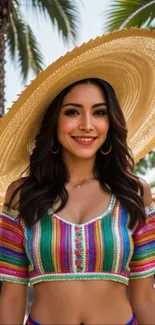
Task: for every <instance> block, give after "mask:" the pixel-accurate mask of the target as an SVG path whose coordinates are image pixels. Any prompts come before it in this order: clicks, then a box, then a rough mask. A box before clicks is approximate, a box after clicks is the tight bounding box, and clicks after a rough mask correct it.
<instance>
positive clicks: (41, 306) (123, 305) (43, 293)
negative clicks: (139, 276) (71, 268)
mask: <svg viewBox="0 0 155 325" xmlns="http://www.w3.org/2000/svg"><path fill="white" fill-rule="evenodd" d="M34 289H35V299H34V301H33V304H32V306H31V311H30V314H31V317H32V319H34V320H35V321H36V322H38V323H40V324H42V325H44V324H46V325H47V324H55V325H56V324H81V323H83V324H120V325H121V324H123V325H124V324H126V323H128V322H129V321H130V319H131V318H132V309H131V306H130V304H129V301H128V299H127V294H126V286H125V285H124V284H121V283H119V282H114V281H109V280H102V281H101V280H99V281H98V280H91V281H89V280H87V281H84V280H82V281H72V280H71V281H55V282H42V283H39V284H36V285H35V286H34Z"/></svg>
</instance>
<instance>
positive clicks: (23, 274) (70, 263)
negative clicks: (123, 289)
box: [0, 195, 155, 285]
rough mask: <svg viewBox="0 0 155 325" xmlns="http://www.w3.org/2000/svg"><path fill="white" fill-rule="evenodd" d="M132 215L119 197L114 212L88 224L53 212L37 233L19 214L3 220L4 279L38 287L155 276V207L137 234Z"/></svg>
mask: <svg viewBox="0 0 155 325" xmlns="http://www.w3.org/2000/svg"><path fill="white" fill-rule="evenodd" d="M128 223H129V213H128V212H127V210H126V208H125V207H124V206H123V205H122V204H121V203H120V202H119V201H118V200H117V199H116V197H115V196H114V195H112V197H111V201H110V204H109V207H108V209H107V210H106V211H105V212H104V213H103V214H102V215H100V216H98V217H96V218H95V219H93V220H91V221H89V222H86V223H84V224H79V225H78V224H73V223H71V222H68V221H66V220H64V219H63V218H62V217H59V216H58V215H56V214H55V213H53V210H52V209H50V210H48V212H47V213H45V214H44V215H43V216H42V218H41V220H39V221H38V222H37V223H36V224H35V225H34V226H33V227H32V228H29V227H27V226H26V225H25V223H24V221H23V220H22V219H21V218H18V212H17V211H15V210H12V209H7V208H6V207H5V208H4V210H3V212H2V213H1V216H0V279H1V280H8V281H12V282H18V283H25V284H27V283H29V282H30V284H36V283H38V282H41V281H58V280H113V281H119V282H121V283H124V284H126V285H127V284H128V281H129V278H132V279H134V278H135V279H136V278H140V277H147V276H149V275H152V274H154V273H155V207H154V205H153V204H152V205H150V206H149V207H147V208H146V223H145V225H144V226H143V227H141V228H137V229H136V230H135V231H131V230H130V229H129V228H128Z"/></svg>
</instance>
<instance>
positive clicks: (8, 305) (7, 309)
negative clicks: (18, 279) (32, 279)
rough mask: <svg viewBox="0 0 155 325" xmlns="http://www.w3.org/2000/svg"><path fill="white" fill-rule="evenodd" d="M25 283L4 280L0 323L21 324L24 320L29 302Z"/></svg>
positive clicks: (3, 324) (0, 304) (0, 303)
mask: <svg viewBox="0 0 155 325" xmlns="http://www.w3.org/2000/svg"><path fill="white" fill-rule="evenodd" d="M27 288H28V286H27V285H25V284H19V283H12V282H8V281H3V284H2V292H1V295H0V324H1V325H6V324H8V325H11V324H16V325H21V324H23V322H24V316H25V311H26V302H27Z"/></svg>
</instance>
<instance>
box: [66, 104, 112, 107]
mask: <svg viewBox="0 0 155 325" xmlns="http://www.w3.org/2000/svg"><path fill="white" fill-rule="evenodd" d="M65 106H75V107H83V106H82V105H81V104H77V103H67V104H65V105H63V106H62V107H65ZM100 106H105V107H107V104H106V103H97V104H94V105H93V106H92V108H96V107H100Z"/></svg>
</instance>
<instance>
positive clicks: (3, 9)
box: [0, 0, 10, 117]
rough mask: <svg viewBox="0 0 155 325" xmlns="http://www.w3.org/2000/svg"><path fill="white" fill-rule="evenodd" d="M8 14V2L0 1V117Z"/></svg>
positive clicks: (2, 112) (2, 113)
mask: <svg viewBox="0 0 155 325" xmlns="http://www.w3.org/2000/svg"><path fill="white" fill-rule="evenodd" d="M9 14H10V2H9V1H8V0H0V117H2V116H3V115H4V114H5V110H4V101H5V99H4V95H5V92H4V89H5V70H4V65H5V43H6V33H7V24H8V19H9Z"/></svg>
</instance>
